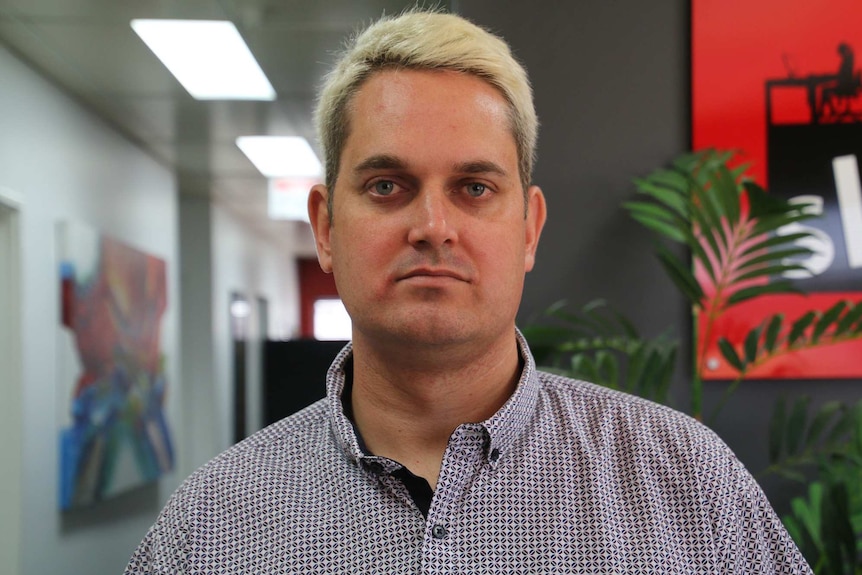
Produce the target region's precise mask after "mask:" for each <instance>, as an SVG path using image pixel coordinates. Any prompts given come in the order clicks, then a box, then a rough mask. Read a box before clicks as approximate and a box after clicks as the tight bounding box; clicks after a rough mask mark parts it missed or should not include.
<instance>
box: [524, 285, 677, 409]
mask: <svg viewBox="0 0 862 575" xmlns="http://www.w3.org/2000/svg"><path fill="white" fill-rule="evenodd" d="M544 316H545V317H544V319H545V320H546V321H545V322H543V323H541V324H540V323H533V324H531V325H528V326H526V327H523V328H522V332H523V334H524V337H526V339H527V341H528V342H529V343H530V348H531V349H532V350H533V354H534V356H535V357H536V362H537V363H539V364H540V365H542V367H543V369H546V370H548V371H552V372H554V373H558V374H561V375H565V376H568V377H572V378H575V379H583V380H586V381H590V382H593V383H597V384H599V385H603V386H605V387H610V388H612V389H619V390H623V391H627V392H630V393H635V394H637V395H640V396H642V397H646V398H648V399H652V400H654V401H659V402H663V403H666V402H667V399H668V391H669V389H670V383H671V378H672V375H673V371H674V367H675V365H676V354H677V349H678V342H677V341H676V340H673V339H670V338H668V337H666V336H660V337H658V338H655V339H651V340H649V339H644V338H642V337H641V336H640V334H639V333H638V331H637V329H635V327H634V326H633V325H632V323H631V322H630V321H629V320H628V319H627V318H626V317H625V316H623V315H622V314H621V313H619V312H617V311H615V310H613V309H612V308H610V307H609V306H608V305H607V303H606V302H605V301H604V300H596V301H593V302H590V303H589V304H587V305H586V306H584V307H583V308H581V309H580V310H578V311H576V312H572V311H569V309H568V306H567V305H566V303H565V302H558V303H556V304H554V305H552V306H551V307H550V308H548V309H547V310H546V311H545V313H544Z"/></svg>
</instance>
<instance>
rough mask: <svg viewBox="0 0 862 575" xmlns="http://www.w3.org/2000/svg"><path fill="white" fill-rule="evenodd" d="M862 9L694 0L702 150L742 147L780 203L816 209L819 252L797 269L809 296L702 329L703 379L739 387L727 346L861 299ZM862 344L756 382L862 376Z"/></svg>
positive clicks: (785, 276)
mask: <svg viewBox="0 0 862 575" xmlns="http://www.w3.org/2000/svg"><path fill="white" fill-rule="evenodd" d="M860 61H862V2H859V0H818V1H817V2H811V1H810V0H758V1H756V2H751V1H750V0H693V2H692V137H693V147H694V148H695V149H703V148H719V149H734V150H739V151H740V152H741V154H740V161H744V162H747V163H749V164H750V169H749V173H750V174H751V175H753V176H754V178H755V179H756V180H757V182H758V183H759V184H761V185H763V186H764V187H765V188H766V189H767V190H768V191H769V193H770V194H775V195H778V196H780V197H783V198H784V199H787V200H789V201H791V202H796V203H805V204H809V208H807V209H808V210H809V211H810V213H812V214H815V215H817V216H818V217H817V218H816V219H811V220H805V222H804V224H803V223H794V224H791V225H788V226H785V227H784V228H782V230H780V232H779V233H781V234H782V235H790V234H795V233H797V232H807V233H809V234H810V236H809V237H808V238H806V239H804V240H800V241H799V242H798V247H803V248H808V249H810V250H811V254H810V256H808V257H805V258H804V259H788V260H785V261H786V263H793V264H802V265H804V266H805V267H806V268H807V270H808V271H807V272H806V271H801V270H796V271H787V272H784V273H782V274H781V275H780V276H776V277H775V278H774V279H775V280H776V281H778V280H789V281H790V282H791V283H792V284H793V285H794V286H795V287H797V288H798V289H800V290H802V291H804V292H805V293H807V294H808V295H807V297H805V296H802V295H794V294H780V295H767V296H762V297H757V298H754V299H751V300H748V301H746V302H743V303H742V304H740V305H738V306H735V307H734V308H732V309H730V310H728V311H727V312H726V313H725V314H724V315H723V316H722V317H720V318H719V319H718V321H717V322H716V324H715V326H714V329H713V330H712V332H711V334H710V335H707V334H706V330H705V328H704V325H703V322H701V325H699V326H698V328H697V329H698V336H699V347H700V346H705V353H706V357H708V361H707V362H705V363H704V365H705V366H706V368H705V371H704V373H702V375H703V377H704V378H707V379H732V378H733V377H734V376H735V374H736V372H735V371H734V369H733V368H732V367H731V366H730V365H728V364H727V362H726V361H724V359H723V358H722V354H721V353H720V351H719V349H718V339H719V338H720V337H724V338H726V339H727V340H728V341H729V342H731V343H732V344H733V345H734V346H737V347H741V346H742V342H743V341H744V340H745V338H746V334H749V333H750V332H751V330H752V329H754V328H756V327H757V326H758V325H760V324H761V323H762V322H763V321H765V319H766V318H768V317H770V316H772V315H773V314H777V313H782V314H784V315H785V316H786V317H787V319H788V321H794V320H797V319H799V318H802V317H804V316H806V315H807V314H809V312H812V311H814V310H818V312H819V311H820V310H828V309H830V308H831V307H832V306H835V305H836V304H838V303H839V302H842V301H845V302H851V303H854V302H860V301H862V181H860V176H859V173H860V169H859V164H860V162H862V66H860ZM860 358H862V340H859V339H858V338H857V339H855V340H852V341H845V342H841V343H836V344H835V345H829V346H819V347H815V346H812V347H811V348H809V349H799V350H798V351H793V352H791V353H787V354H785V355H782V356H781V357H777V358H775V359H772V360H770V361H769V362H767V363H765V364H763V365H761V366H759V367H757V368H756V369H755V370H754V371H752V372H750V373H749V377H753V378H776V379H786V378H803V379H813V378H823V379H828V378H858V377H860V376H862V359H860Z"/></svg>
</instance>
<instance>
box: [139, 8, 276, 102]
mask: <svg viewBox="0 0 862 575" xmlns="http://www.w3.org/2000/svg"><path fill="white" fill-rule="evenodd" d="M132 29H133V30H134V31H135V32H136V33H137V34H138V36H140V37H141V39H142V40H143V41H144V43H145V44H146V45H147V46H148V47H149V48H150V50H152V51H153V53H154V54H155V55H156V56H157V57H158V59H159V60H161V61H162V63H163V64H164V65H165V66H166V67H167V69H168V70H169V71H170V72H171V74H173V75H174V77H176V79H177V80H178V81H179V83H180V84H182V85H183V87H184V88H185V89H186V90H188V92H189V94H191V95H192V97H194V98H196V99H198V100H274V99H275V90H274V89H273V87H272V84H270V83H269V80H267V78H266V75H264V73H263V70H261V69H260V66H259V65H258V63H257V61H256V60H255V59H254V56H252V54H251V50H249V49H248V46H247V45H246V43H245V41H244V40H243V39H242V36H240V34H239V31H238V30H237V29H236V26H234V25H233V23H232V22H226V21H221V20H132Z"/></svg>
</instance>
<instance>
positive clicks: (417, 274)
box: [398, 268, 470, 282]
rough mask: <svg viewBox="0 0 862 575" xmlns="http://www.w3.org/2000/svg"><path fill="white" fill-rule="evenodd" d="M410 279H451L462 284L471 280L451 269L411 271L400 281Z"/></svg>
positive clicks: (401, 277) (400, 278)
mask: <svg viewBox="0 0 862 575" xmlns="http://www.w3.org/2000/svg"><path fill="white" fill-rule="evenodd" d="M410 278H451V279H456V280H460V281H462V282H469V281H470V280H469V278H467V277H466V276H465V275H464V274H462V273H459V272H457V271H455V270H449V269H438V268H417V269H414V270H410V271H409V272H407V273H405V274H402V275H401V276H400V277H399V278H398V280H399V281H400V280H406V279H410Z"/></svg>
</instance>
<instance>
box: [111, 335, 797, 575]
mask: <svg viewBox="0 0 862 575" xmlns="http://www.w3.org/2000/svg"><path fill="white" fill-rule="evenodd" d="M518 341H519V345H520V346H521V354H522V357H523V358H524V368H523V372H522V375H521V378H520V380H519V383H518V386H517V389H516V391H515V393H514V394H513V395H512V397H511V398H510V399H509V400H508V402H507V403H506V404H505V405H503V407H502V408H500V410H499V411H498V412H497V413H496V414H495V415H494V416H493V417H491V418H490V419H488V420H487V421H483V422H480V423H466V424H464V425H461V426H460V427H458V428H457V429H456V430H455V431H454V433H453V434H452V436H451V438H450V439H449V444H448V446H447V448H446V452H445V455H444V458H443V465H442V468H441V471H440V476H439V479H438V482H437V489H436V491H435V493H434V496H433V499H432V501H431V506H430V509H429V510H428V516H427V519H426V518H425V517H423V514H422V513H421V512H420V511H419V509H418V508H417V507H416V504H415V503H414V501H413V499H412V498H411V497H410V495H409V493H408V491H407V489H406V488H405V487H404V484H403V483H402V482H401V481H400V480H399V479H398V478H397V477H395V476H393V473H395V474H396V475H398V473H397V472H398V470H399V469H401V465H399V464H398V463H397V462H395V461H392V460H389V459H386V458H383V457H376V456H373V455H367V454H365V453H363V451H362V450H361V449H360V446H359V443H358V441H357V437H356V434H355V432H354V429H353V426H352V424H351V422H350V421H349V420H348V418H347V417H346V416H345V414H344V410H343V409H342V406H341V401H340V397H341V393H342V391H343V390H344V386H345V374H344V365H345V362H346V361H348V360H349V357H350V354H351V348H350V346H348V347H346V348H345V349H344V350H343V351H342V352H341V354H339V356H338V357H337V358H336V360H335V362H334V363H333V365H332V367H331V368H330V370H329V373H328V375H327V398H326V399H323V400H321V401H319V402H317V403H315V404H313V405H311V406H309V407H308V408H306V409H304V410H302V411H300V412H298V413H296V414H294V415H292V416H290V417H288V418H286V419H284V420H282V421H280V422H278V423H275V424H273V425H271V426H269V427H267V428H266V429H264V430H262V431H260V432H258V433H256V434H254V435H252V436H251V437H249V438H248V439H246V440H245V441H242V442H241V443H238V444H237V445H235V446H233V447H232V448H230V449H228V450H227V451H226V452H224V453H222V454H221V455H219V456H218V457H216V458H215V459H213V460H212V461H211V462H209V463H208V464H207V465H205V466H204V467H202V468H201V469H200V470H198V471H197V472H195V473H194V474H193V475H192V476H191V477H190V478H189V479H187V480H186V481H185V483H183V485H182V486H181V487H180V488H179V489H178V490H177V491H176V493H175V494H174V495H173V496H172V498H171V499H170V501H169V502H168V504H167V506H166V507H165V509H164V510H163V511H162V513H161V515H160V516H159V518H158V520H157V521H156V523H155V524H154V525H153V527H152V528H151V529H150V531H149V532H148V533H147V535H146V537H145V539H144V540H143V542H142V543H141V545H140V547H138V549H137V550H136V551H135V553H134V555H133V556H132V558H131V561H130V563H129V565H128V567H127V569H126V575H144V574H147V575H177V574H185V575H193V574H207V575H212V574H216V573H218V574H228V573H230V574H234V573H236V574H239V573H244V574H255V575H262V574H270V573H279V574H291V573H321V574H322V573H399V574H400V573H434V574H444V573H447V574H448V573H460V574H470V573H493V574H498V573H543V574H557V573H581V574H596V575H597V574H606V575H611V574H616V575H622V574H638V575H641V574H645V573H662V574H685V575H691V574H693V573H697V574H701V573H704V574H717V573H735V574H740V575H742V574H766V573H770V574H772V573H803V574H809V573H811V571H810V569H809V567H808V566H807V565H806V563H805V560H804V559H803V558H802V556H801V555H800V553H799V551H798V550H797V548H796V546H795V545H794V544H793V541H792V540H791V539H790V537H789V536H788V535H787V532H786V531H785V530H784V528H783V527H782V524H781V522H780V521H779V519H778V518H777V517H776V515H775V513H774V511H773V510H772V508H771V507H770V505H769V503H768V502H767V500H766V498H765V497H764V495H763V493H762V491H761V490H760V488H759V487H758V485H757V484H756V483H755V481H754V479H753V478H752V477H751V476H750V475H749V473H748V472H747V471H746V470H745V468H744V467H743V466H742V464H741V463H740V462H739V461H738V460H737V458H736V457H735V456H734V455H733V453H731V451H730V450H729V449H728V448H727V447H726V446H725V445H724V444H723V443H722V442H721V440H720V439H718V438H717V437H716V436H715V435H714V434H713V433H712V432H711V431H709V430H708V429H707V428H706V427H704V426H702V425H700V424H699V423H697V422H696V421H694V420H692V419H690V418H688V417H687V416H685V415H682V414H680V413H678V412H676V411H673V410H671V409H669V408H667V407H664V406H660V405H656V404H653V403H650V402H648V401H645V400H643V399H640V398H637V397H633V396H630V395H626V394H622V393H618V392H615V391H611V390H608V389H606V388H603V387H598V386H595V385H592V384H589V383H585V382H581V381H573V380H570V379H566V378H563V377H559V376H556V375H551V374H547V373H543V372H539V371H537V370H536V368H535V364H534V362H533V359H532V356H531V355H530V352H529V350H528V349H527V347H526V343H525V342H524V341H523V339H522V338H521V337H520V334H519V336H518Z"/></svg>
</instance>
